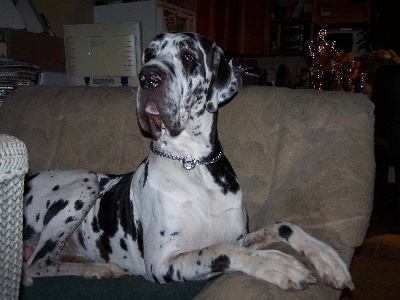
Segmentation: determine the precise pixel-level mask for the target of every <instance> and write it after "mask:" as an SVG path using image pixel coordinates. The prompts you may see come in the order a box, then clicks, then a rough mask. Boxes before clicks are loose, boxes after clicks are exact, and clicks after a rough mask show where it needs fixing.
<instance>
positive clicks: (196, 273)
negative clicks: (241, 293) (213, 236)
mask: <svg viewBox="0 0 400 300" xmlns="http://www.w3.org/2000/svg"><path fill="white" fill-rule="evenodd" d="M149 268H150V270H149V271H150V274H149V275H150V276H149V277H150V278H151V277H152V278H153V280H154V281H156V282H160V283H164V282H169V281H172V280H174V281H187V280H202V279H206V278H210V277H212V276H216V275H219V274H222V273H230V272H236V271H241V272H244V273H247V274H249V275H251V276H254V277H257V278H259V279H262V280H265V281H268V282H271V283H273V284H276V285H277V286H279V287H280V288H282V289H285V290H303V289H305V288H307V286H308V285H309V284H315V282H316V279H315V278H314V276H313V275H312V273H311V271H310V270H308V269H307V268H306V267H305V266H304V265H303V264H302V263H300V262H299V261H298V260H296V259H295V258H293V257H292V256H290V255H287V254H284V253H282V252H279V251H275V250H252V249H246V248H243V247H240V246H235V245H230V244H215V245H211V246H209V247H206V248H203V249H200V250H194V251H189V252H186V253H181V254H178V255H176V256H175V257H173V258H171V259H169V260H165V261H164V263H162V262H161V263H159V264H158V265H157V266H155V265H154V266H153V265H151V266H150V267H149Z"/></svg>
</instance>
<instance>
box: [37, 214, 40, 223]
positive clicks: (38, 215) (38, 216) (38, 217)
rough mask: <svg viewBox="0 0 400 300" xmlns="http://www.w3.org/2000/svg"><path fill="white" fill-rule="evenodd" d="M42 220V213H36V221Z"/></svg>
mask: <svg viewBox="0 0 400 300" xmlns="http://www.w3.org/2000/svg"><path fill="white" fill-rule="evenodd" d="M39 220H40V213H38V214H37V215H36V222H37V221H39Z"/></svg>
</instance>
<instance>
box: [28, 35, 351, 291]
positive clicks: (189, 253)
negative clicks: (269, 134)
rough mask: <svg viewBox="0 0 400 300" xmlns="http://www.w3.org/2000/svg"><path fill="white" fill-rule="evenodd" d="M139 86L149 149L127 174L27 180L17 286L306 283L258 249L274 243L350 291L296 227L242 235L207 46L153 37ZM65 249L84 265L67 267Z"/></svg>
mask: <svg viewBox="0 0 400 300" xmlns="http://www.w3.org/2000/svg"><path fill="white" fill-rule="evenodd" d="M139 82H140V87H139V88H138V95H137V115H138V119H139V123H140V125H141V127H142V129H143V130H144V131H147V132H149V133H150V134H151V136H152V141H151V152H150V155H149V156H148V158H146V159H145V160H144V161H143V162H142V164H141V165H140V166H139V167H138V169H137V170H136V171H135V172H133V173H129V174H125V175H120V176H112V175H103V174H95V173H94V172H92V171H89V170H51V171H46V172H42V173H39V174H37V175H35V176H33V177H32V178H30V179H29V180H27V183H26V192H25V220H24V221H25V225H24V234H25V244H24V258H25V268H24V269H25V284H31V283H32V278H31V277H35V276H58V275H78V276H85V277H95V278H107V277H120V276H125V275H128V274H135V275H139V276H142V277H144V278H146V279H148V280H151V281H155V282H158V283H166V282H169V281H172V280H175V281H186V280H200V279H207V278H210V277H212V276H215V275H219V274H222V273H229V272H236V271H241V272H244V273H247V274H249V275H251V276H254V277H256V278H259V279H262V280H265V281H268V282H271V283H274V284H276V285H278V286H279V287H280V288H282V289H287V290H302V289H305V288H306V287H307V286H308V285H309V284H315V282H316V278H315V277H314V276H313V274H312V273H311V271H310V270H309V269H307V268H306V267H305V266H304V265H303V264H302V263H300V262H299V261H298V260H296V259H295V258H293V257H292V256H289V255H287V254H284V253H282V252H279V251H275V250H259V249H261V248H263V247H264V246H265V245H267V244H270V243H273V242H284V243H288V244H289V245H291V246H292V247H293V248H294V249H295V250H297V251H299V252H301V253H303V254H304V255H305V256H306V257H307V258H308V259H309V260H310V261H311V262H312V263H313V264H314V265H315V267H316V269H317V270H318V273H319V275H320V276H321V278H323V280H324V282H325V283H326V284H327V285H330V286H332V287H334V288H337V289H342V288H345V287H349V288H350V289H353V283H352V280H351V277H350V274H349V271H348V269H347V266H346V264H345V263H344V262H343V261H342V259H341V258H340V257H339V255H338V254H337V252H336V251H335V250H334V249H333V248H332V247H330V246H329V245H327V244H325V243H323V242H321V241H319V240H317V239H315V238H313V237H312V236H310V235H308V234H307V233H305V232H304V231H303V230H302V229H300V228H299V227H297V226H295V225H293V224H289V223H277V224H273V225H271V226H269V227H266V228H262V229H260V230H259V231H256V232H252V233H248V232H247V229H246V224H247V216H246V210H245V208H244V205H243V201H242V194H241V191H240V187H239V183H238V179H237V177H236V175H235V172H234V171H233V169H232V167H231V165H230V163H229V161H228V159H227V158H226V157H225V155H224V154H223V149H222V147H221V144H220V142H219V140H218V133H217V118H216V112H217V109H218V105H219V104H220V103H222V102H224V101H226V100H228V99H229V98H231V97H232V96H233V95H234V94H235V93H236V92H237V81H236V79H235V76H234V74H233V72H232V69H231V67H230V66H229V65H228V63H227V62H226V60H225V58H224V54H223V52H222V50H221V49H220V48H219V47H218V46H217V45H216V44H215V43H213V42H210V41H209V40H207V39H206V38H204V37H202V36H200V35H197V34H194V33H179V34H169V33H168V34H161V35H159V36H157V37H156V38H154V39H153V40H152V41H151V42H150V45H149V47H148V48H147V49H146V50H145V51H144V54H143V67H142V68H141V71H140V74H139ZM66 253H67V254H68V253H69V254H73V255H74V256H76V257H78V258H81V259H83V260H84V261H85V262H84V263H76V262H65V255H66Z"/></svg>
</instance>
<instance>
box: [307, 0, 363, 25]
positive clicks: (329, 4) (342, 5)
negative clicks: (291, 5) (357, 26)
mask: <svg viewBox="0 0 400 300" xmlns="http://www.w3.org/2000/svg"><path fill="white" fill-rule="evenodd" d="M370 18H371V1H370V0H369V1H368V0H359V1H354V0H340V1H338V0H315V1H314V4H313V14H312V22H313V24H340V23H367V22H369V21H370Z"/></svg>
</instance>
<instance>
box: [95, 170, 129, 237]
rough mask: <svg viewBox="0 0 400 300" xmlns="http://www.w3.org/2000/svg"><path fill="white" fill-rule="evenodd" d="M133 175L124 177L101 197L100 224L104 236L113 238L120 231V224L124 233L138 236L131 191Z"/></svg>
mask: <svg viewBox="0 0 400 300" xmlns="http://www.w3.org/2000/svg"><path fill="white" fill-rule="evenodd" d="M132 175H133V173H130V174H126V175H123V176H122V177H121V179H120V180H119V182H118V183H116V184H115V185H114V186H113V187H111V188H110V189H109V190H107V191H106V192H105V193H104V195H103V197H101V200H100V201H101V202H100V208H99V214H98V224H99V228H100V229H101V230H103V231H104V234H105V235H107V236H109V237H113V236H114V235H115V233H116V232H117V230H118V223H120V225H121V226H122V228H123V230H124V232H126V233H128V234H129V235H131V236H134V235H136V232H135V230H134V229H135V225H134V222H133V207H132V203H131V201H130V199H129V191H130V186H131V181H132Z"/></svg>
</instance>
